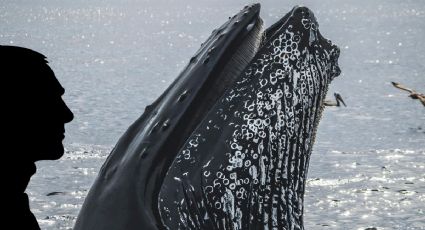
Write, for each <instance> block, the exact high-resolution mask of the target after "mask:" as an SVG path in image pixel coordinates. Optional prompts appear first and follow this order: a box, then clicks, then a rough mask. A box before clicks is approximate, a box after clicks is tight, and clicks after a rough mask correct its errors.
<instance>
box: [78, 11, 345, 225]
mask: <svg viewBox="0 0 425 230" xmlns="http://www.w3.org/2000/svg"><path fill="white" fill-rule="evenodd" d="M259 12H260V4H253V5H249V6H246V7H245V8H244V9H242V10H241V11H240V12H239V13H238V14H236V15H235V16H233V17H231V18H230V19H229V20H228V21H227V22H225V23H224V24H223V25H222V26H221V27H219V28H218V29H216V30H214V31H213V33H212V34H211V36H210V37H209V38H208V39H207V41H206V42H205V43H203V45H202V46H201V48H200V49H199V50H198V51H197V52H196V54H195V55H194V57H192V58H191V59H190V61H189V63H188V65H187V66H186V67H185V68H184V70H183V71H182V72H181V73H180V75H179V76H178V77H177V78H176V79H175V81H174V82H173V83H172V84H171V85H170V86H169V87H168V88H167V89H166V90H165V92H164V93H163V94H162V95H161V96H160V97H159V98H158V99H157V100H156V101H155V102H153V103H152V104H151V105H149V106H147V107H146V109H145V112H144V113H143V114H142V115H141V117H140V118H139V119H137V120H136V121H135V122H134V123H133V124H132V125H131V126H130V127H129V128H128V130H127V131H126V132H125V133H124V135H123V136H122V137H121V138H120V140H119V141H118V143H117V144H116V146H115V147H114V149H113V150H112V152H111V153H110V155H109V156H108V158H107V159H106V161H105V163H104V164H103V166H102V167H101V169H100V172H99V175H98V177H97V179H96V181H95V182H94V184H93V186H92V187H91V189H90V191H89V193H88V195H87V197H86V199H85V202H84V204H83V207H82V209H81V211H80V213H79V216H78V218H77V221H76V224H75V227H74V229H76V230H81V229H91V230H92V229H130V230H131V229H148V230H150V229H303V228H304V227H303V195H304V188H305V182H306V175H307V169H308V164H309V158H310V154H311V151H312V146H313V143H314V139H315V134H316V130H317V126H318V123H319V120H320V117H321V114H322V110H323V108H324V103H323V101H324V99H325V96H326V93H327V89H328V86H329V84H330V83H331V81H332V79H334V78H335V77H336V76H338V75H339V74H340V69H339V67H338V57H339V48H338V47H337V46H336V45H334V44H333V43H331V41H329V40H327V39H325V38H324V37H323V36H322V35H321V34H320V32H319V30H318V23H317V20H316V18H315V16H314V14H313V13H312V12H311V11H310V10H309V9H308V8H306V7H298V6H297V7H294V8H293V9H292V10H291V11H290V12H289V13H287V14H286V15H285V16H284V17H282V18H281V19H280V20H279V21H278V22H276V23H275V24H273V25H272V26H270V27H269V28H267V29H266V30H264V29H263V22H262V19H261V18H260V16H259Z"/></svg>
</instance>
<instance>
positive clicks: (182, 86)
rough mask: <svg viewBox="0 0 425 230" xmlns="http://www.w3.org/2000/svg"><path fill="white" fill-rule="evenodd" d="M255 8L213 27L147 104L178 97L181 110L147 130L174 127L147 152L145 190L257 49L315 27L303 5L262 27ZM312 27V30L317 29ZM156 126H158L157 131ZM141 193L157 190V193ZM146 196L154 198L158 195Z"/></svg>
mask: <svg viewBox="0 0 425 230" xmlns="http://www.w3.org/2000/svg"><path fill="white" fill-rule="evenodd" d="M259 12H260V5H259V4H253V5H250V6H247V7H245V8H244V9H243V10H241V12H239V13H238V14H237V15H235V16H234V17H232V18H231V19H230V20H229V21H228V22H227V23H225V24H224V25H223V26H222V27H220V28H219V29H217V30H214V31H213V33H212V35H211V36H210V38H209V39H208V40H207V41H206V42H205V43H204V44H203V45H202V46H201V49H200V50H199V51H198V52H197V53H196V54H195V56H194V57H193V58H192V59H191V61H190V63H189V65H188V67H187V68H186V69H185V70H184V71H183V72H182V73H181V75H180V76H179V77H178V78H177V79H176V81H175V82H173V83H172V84H171V85H170V87H169V88H168V89H167V90H166V91H165V92H164V94H163V95H162V96H161V97H160V98H159V99H158V100H157V101H156V102H155V103H154V104H153V105H152V107H153V108H152V110H153V111H154V113H155V114H161V113H163V114H166V113H167V112H162V111H161V110H162V109H163V108H166V106H165V105H167V101H169V100H170V98H172V100H174V98H176V97H177V98H178V99H177V101H179V103H180V104H181V105H184V106H186V108H185V109H184V110H182V111H177V112H179V113H181V114H180V118H179V119H174V121H173V120H172V118H169V117H168V118H166V117H159V118H158V119H157V120H158V122H156V124H155V125H153V126H152V127H151V128H150V132H149V133H150V134H151V135H152V138H151V139H153V140H156V139H157V138H162V137H161V135H163V134H165V133H164V132H163V130H165V129H164V126H165V124H167V125H166V126H165V127H167V126H169V125H170V124H173V126H174V127H172V128H171V129H170V130H169V133H168V134H167V135H169V136H168V140H167V141H165V142H164V143H163V144H162V145H159V146H158V149H156V150H152V151H154V152H157V154H155V155H154V156H153V158H154V159H153V162H155V164H152V165H149V171H150V172H152V174H153V175H152V177H151V178H150V179H148V180H147V183H146V186H144V187H145V189H147V188H155V190H157V189H159V188H160V187H161V185H162V178H164V176H165V174H166V173H167V170H168V168H169V166H170V165H171V164H172V161H174V160H175V156H176V155H177V153H178V152H179V151H180V150H181V148H182V147H183V145H184V144H185V143H186V142H187V141H188V138H189V137H190V136H191V135H193V132H194V131H195V129H196V128H197V126H198V125H199V124H200V123H201V122H202V120H203V119H204V118H205V117H206V116H207V114H208V113H209V112H213V111H211V109H212V108H213V106H214V105H215V104H216V103H217V101H218V100H219V99H220V98H221V97H222V96H223V94H224V93H225V92H226V91H227V90H237V89H233V88H232V85H234V84H235V81H237V80H238V79H241V75H242V74H243V73H244V71H246V70H247V68H250V67H251V66H250V63H251V61H252V60H253V59H254V58H256V56H259V55H260V56H261V53H262V52H269V50H268V48H269V46H270V45H271V42H272V41H273V40H274V38H276V37H278V36H280V35H281V34H285V32H286V30H288V29H292V30H294V29H297V28H303V29H305V24H306V23H308V24H309V26H310V27H318V24H317V22H316V18H315V17H314V15H313V13H312V12H311V11H310V10H309V9H308V8H305V7H294V8H293V9H292V10H291V11H290V12H289V13H287V14H286V15H285V16H283V17H282V18H281V19H280V20H279V21H277V22H276V23H274V24H273V25H271V26H270V27H269V28H267V29H266V30H265V29H264V28H263V20H262V19H261V18H260V16H259ZM311 29H312V30H315V29H316V28H311ZM235 31H237V32H235ZM230 33H234V34H235V35H234V36H233V37H232V39H228V38H226V36H227V35H228V34H230ZM314 33H315V34H316V35H315V36H318V37H316V38H315V39H316V40H320V41H321V42H322V43H324V44H328V43H329V41H327V40H326V39H324V38H323V37H321V35H320V33H319V32H318V30H317V31H316V30H315V31H314ZM310 36H313V35H310ZM312 39H313V38H311V39H304V40H306V41H304V43H305V44H302V45H303V46H304V47H306V48H307V49H309V48H310V46H311V45H312V44H309V43H311V42H312ZM265 50H266V51H265ZM300 52H301V51H300ZM312 52H314V51H312ZM277 58H282V57H277ZM336 59H337V57H336ZM196 68H204V69H209V72H208V73H206V74H205V76H201V75H203V74H204V73H203V72H201V73H196V70H197V69H196ZM185 71H189V72H190V71H192V72H193V74H192V75H190V76H189V77H187V78H186V79H185V78H184V77H185V73H186V72H185ZM180 78H181V79H180ZM182 79H183V80H182ZM199 79H203V81H199ZM197 81H199V82H197ZM177 95H178V96H177ZM182 98H183V99H182ZM185 103H186V104H185ZM167 106H168V107H169V106H170V105H169V104H168V105H167ZM172 106H174V105H172ZM154 107H157V108H154ZM173 112H175V111H173ZM170 119H171V120H170ZM161 126H162V128H159V129H158V127H161ZM148 190H149V189H148ZM145 192H146V193H150V194H158V192H157V191H155V192H149V191H145ZM149 199H151V200H157V197H154V198H153V199H152V198H149ZM152 205H153V209H154V210H155V209H156V205H157V204H156V203H155V202H153V203H152Z"/></svg>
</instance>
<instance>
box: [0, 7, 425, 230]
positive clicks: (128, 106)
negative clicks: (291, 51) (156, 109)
mask: <svg viewBox="0 0 425 230" xmlns="http://www.w3.org/2000/svg"><path fill="white" fill-rule="evenodd" d="M259 2H260V3H261V5H262V11H261V17H262V18H263V19H264V21H265V24H266V26H269V25H271V24H272V23H273V22H275V21H277V20H278V19H279V18H280V17H282V16H283V15H284V14H286V13H287V12H288V11H289V10H290V9H292V7H293V6H295V5H304V6H307V7H309V8H310V9H311V10H312V11H313V12H314V13H315V15H316V18H317V20H318V22H319V24H320V30H321V33H322V34H323V35H324V36H325V37H326V38H328V39H330V40H332V41H333V42H334V43H336V44H337V45H338V46H339V47H340V48H341V57H340V59H339V63H340V67H341V70H342V74H341V76H339V77H338V78H336V79H335V80H334V81H333V82H332V85H331V87H330V89H329V95H328V97H329V99H333V93H334V92H338V93H340V94H341V95H342V97H343V99H344V101H345V103H346V104H347V107H328V108H326V109H325V112H324V115H323V118H322V120H321V123H320V125H319V128H318V134H317V139H316V143H315V145H314V150H313V154H312V157H311V160H310V169H309V173H308V177H309V180H308V182H307V188H306V189H307V192H306V194H305V203H304V206H305V216H304V221H305V227H306V229H319V230H320V229H361V230H364V229H370V230H371V229H379V230H381V229H402V230H410V229H425V108H424V107H423V106H422V105H421V104H420V103H419V101H417V100H416V101H415V100H412V99H410V98H409V97H408V94H407V93H406V92H403V91H400V90H398V89H396V88H394V87H393V86H392V85H391V82H392V81H394V82H400V83H402V84H404V85H406V86H408V87H410V88H413V89H415V90H417V91H419V92H422V93H425V45H424V38H425V1H423V0H373V1H371V0H320V1H313V0H311V1H294V0H290V1H278V0H267V1H259ZM249 3H252V1H242V0H196V1H195V0H187V1H184V0H155V1H154V0H152V1H150V0H89V1H88V0H73V1H64V0H14V1H10V0H0V44H1V45H17V46H24V47H28V48H31V49H34V50H36V51H39V52H41V53H43V54H44V55H46V56H47V58H48V61H49V65H50V66H51V67H52V69H53V70H54V72H55V73H56V75H57V78H58V79H59V81H60V82H61V83H62V85H63V86H64V88H65V89H66V93H65V95H64V100H65V101H66V103H67V104H68V105H69V107H70V108H71V110H72V111H73V112H74V114H75V119H74V121H72V122H71V123H70V124H67V126H66V139H65V148H66V153H65V155H64V157H63V158H62V159H60V160H58V161H43V162H39V163H37V168H38V169H37V173H36V174H35V175H34V176H33V177H32V179H31V182H30V184H29V187H28V190H27V191H28V193H29V196H30V203H31V209H32V210H33V212H34V214H35V215H36V217H37V219H38V221H39V223H40V226H41V228H42V229H48V230H53V229H72V227H73V224H74V223H75V220H76V216H77V215H78V212H79V210H80V208H81V205H82V203H83V201H84V198H85V196H86V194H87V192H88V190H89V189H90V186H91V185H92V183H93V181H94V179H95V178H96V175H97V173H98V171H99V169H100V167H101V165H102V164H103V162H104V161H105V159H106V157H107V156H108V154H109V152H110V151H111V149H112V148H113V146H114V145H115V143H116V142H117V141H118V138H119V137H120V136H121V135H122V134H123V133H124V131H125V130H126V129H127V128H128V126H129V125H130V124H131V123H132V122H133V121H135V120H136V119H137V118H138V117H139V116H140V115H141V114H142V112H143V111H144V108H145V106H147V105H149V104H150V103H151V102H153V100H154V99H156V98H157V97H158V96H159V95H160V94H161V93H162V92H163V90H164V89H165V88H166V87H167V86H168V85H169V84H170V83H171V82H172V81H173V80H174V79H175V78H176V77H177V75H178V74H179V72H180V71H181V70H182V69H183V68H184V66H185V65H186V64H187V63H188V61H189V59H190V57H191V55H193V54H194V53H195V52H196V50H197V49H198V48H199V47H200V45H201V43H202V42H203V41H204V40H206V38H207V37H208V36H209V35H210V34H211V31H212V30H213V29H215V28H217V27H219V26H220V25H221V24H223V23H224V22H225V21H226V20H227V19H228V17H229V16H233V15H234V14H236V13H237V12H238V11H239V10H240V9H242V8H243V7H244V6H245V5H246V4H249Z"/></svg>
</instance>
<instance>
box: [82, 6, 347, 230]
mask: <svg viewBox="0 0 425 230" xmlns="http://www.w3.org/2000/svg"><path fill="white" fill-rule="evenodd" d="M259 13H260V4H253V5H250V6H247V7H245V8H244V9H243V10H242V11H241V12H239V13H238V14H236V15H235V16H234V17H232V18H231V19H230V20H228V21H227V22H226V23H225V24H223V25H222V26H221V27H220V28H218V29H217V30H214V31H213V33H212V35H211V36H210V37H209V38H208V39H207V41H206V42H205V43H204V44H203V45H202V46H201V48H200V49H199V50H198V51H197V53H196V54H195V55H194V57H193V58H191V59H190V62H189V63H188V65H187V66H186V67H185V68H184V69H183V71H182V72H181V73H180V74H179V76H178V77H177V78H176V79H175V81H174V82H173V83H172V84H171V85H170V86H169V87H168V88H167V89H166V90H165V92H164V93H163V94H162V95H161V96H160V97H159V98H158V99H157V100H156V101H155V102H153V103H152V104H151V105H150V106H147V107H146V109H145V112H144V113H143V114H142V116H141V117H140V118H139V119H138V120H136V121H135V122H134V123H133V124H132V125H131V126H130V127H129V128H128V130H127V131H126V132H125V134H124V135H123V136H122V137H121V138H120V140H119V141H118V143H117V145H116V146H115V148H114V149H113V151H112V152H111V154H110V155H109V157H108V159H107V160H106V161H105V163H104V164H103V166H102V168H101V171H100V173H99V176H98V178H97V180H96V182H95V184H94V185H93V186H92V189H91V191H90V193H89V195H88V196H87V198H86V201H85V204H84V206H83V208H82V209H81V211H80V214H79V218H78V221H77V223H76V227H75V229H81V226H85V225H88V226H89V225H90V224H93V226H96V227H97V228H98V229H105V228H110V225H112V226H124V225H125V224H128V223H127V221H128V220H131V221H132V224H133V222H134V226H143V228H146V229H154V227H153V226H154V225H155V226H157V227H158V228H161V222H162V221H161V216H160V211H159V210H158V198H159V197H158V196H159V192H160V190H161V188H162V187H163V186H165V187H166V186H167V185H166V184H164V178H165V177H166V176H167V172H168V170H169V169H170V167H171V166H172V163H173V161H175V160H176V157H177V155H179V152H180V151H181V150H182V148H183V146H184V145H185V144H186V143H187V142H188V140H189V138H190V137H191V136H194V135H196V133H195V132H196V130H197V127H198V126H199V125H200V124H202V122H208V120H206V119H207V118H208V115H210V114H213V113H215V114H219V113H220V112H223V111H216V110H218V109H215V105H219V100H221V99H222V98H224V99H226V98H225V97H224V96H225V95H226V94H227V92H229V93H230V92H232V95H237V94H238V93H239V92H241V91H244V90H246V89H243V88H238V86H237V84H238V83H241V82H244V81H250V80H251V79H255V78H263V77H264V78H268V77H269V76H263V73H261V70H264V68H265V66H264V65H263V64H264V62H262V58H273V60H274V59H277V62H276V63H277V64H276V65H280V64H281V63H282V60H283V59H285V60H286V61H289V62H293V63H291V66H295V64H294V63H295V62H296V60H289V59H288V56H291V55H290V52H295V53H298V54H300V53H301V55H303V54H304V53H310V54H312V55H311V58H310V59H309V60H308V61H312V62H314V61H315V60H313V59H323V60H325V61H324V62H322V65H321V66H320V67H317V69H318V71H322V72H320V77H323V78H328V77H330V78H333V77H334V76H337V75H338V74H339V68H338V65H337V59H338V54H339V52H338V49H337V48H336V47H335V49H334V48H333V45H332V44H331V43H330V42H329V41H328V40H326V39H324V38H323V37H322V36H321V35H320V33H319V32H318V30H316V29H317V22H316V19H315V18H314V15H313V13H312V12H311V11H310V10H309V9H307V8H305V7H295V8H294V9H292V10H291V11H290V12H289V13H288V14H286V15H285V16H284V17H282V18H281V19H280V20H279V21H277V22H276V23H274V24H273V25H272V26H270V27H269V28H267V29H264V28H263V21H262V19H261V18H260V16H259ZM298 29H300V30H303V32H302V33H303V34H304V35H305V36H304V37H303V38H300V39H301V41H300V42H298V43H297V45H296V46H295V47H291V45H288V44H293V43H288V41H289V39H287V38H286V37H284V35H288V34H291V33H294V32H297V30H298ZM288 31H289V32H288ZM310 31H311V33H310ZM282 36H283V37H282ZM275 38H279V39H275ZM276 40H279V44H277V45H276V44H273V43H274V42H275V41H276ZM292 40H293V39H292ZM276 46H285V47H284V48H285V49H286V48H288V50H289V51H285V52H287V53H285V54H282V52H283V51H279V52H281V53H279V54H277V53H275V52H278V51H275V50H274V49H273V48H274V47H276ZM276 50H277V49H276ZM279 50H281V49H279ZM285 55H286V56H285ZM292 56H294V55H292ZM254 59H255V60H256V61H255V62H254V61H253V60H254ZM295 59H296V58H295ZM301 59H304V57H302V58H301ZM328 60H329V61H328ZM298 63H299V62H298ZM323 63H324V64H323ZM267 68H269V71H270V68H271V70H273V71H274V70H275V69H274V66H272V67H271V66H269V67H267ZM294 68H299V67H296V66H295V67H294ZM314 68H316V66H314ZM251 70H252V71H251ZM255 71H258V73H257V72H255ZM288 71H291V69H289V70H288ZM248 73H249V74H248ZM290 76H291V75H290V74H287V75H285V77H290ZM330 80H331V79H330ZM327 83H329V79H325V80H324V81H323V84H322V83H320V84H321V86H322V85H323V87H325V86H324V85H326V84H327ZM255 90H256V89H252V90H251V91H250V93H254V92H255ZM315 94H317V92H315ZM250 96H251V95H250ZM252 96H253V97H255V95H252ZM313 96H314V95H313ZM237 103H240V104H241V103H243V102H242V101H237V102H235V107H236V106H237V105H236V104H237ZM232 106H233V105H231V106H230V107H229V108H228V111H226V112H227V113H232V114H231V115H233V113H234V112H235V111H234V108H235V107H232ZM312 106H313V105H312ZM314 106H316V105H314ZM316 109H317V108H316ZM215 125H216V124H211V129H213V128H215ZM221 125H223V124H221ZM221 128H222V129H225V127H221ZM206 138H208V137H206ZM215 144H217V146H218V145H219V144H220V143H212V144H211V146H210V147H211V148H216V146H214V145H215ZM200 170H201V169H200ZM123 188H126V189H123ZM99 194H101V195H99ZM117 197H118V198H123V199H122V200H128V201H129V200H131V199H132V200H131V201H134V202H131V203H130V202H124V203H122V202H121V203H120V201H119V199H118V198H117ZM116 206H119V207H121V208H119V209H118V208H116ZM141 207H142V208H141ZM99 210H101V211H99ZM105 210H108V212H105ZM129 211H131V212H129ZM117 213H118V214H117ZM123 213H125V215H124V214H123ZM115 214H117V215H115ZM114 215H115V216H114ZM98 217H99V218H102V219H103V220H105V221H104V222H102V223H98V222H94V220H96V219H97V218H98ZM112 220H113V221H112Z"/></svg>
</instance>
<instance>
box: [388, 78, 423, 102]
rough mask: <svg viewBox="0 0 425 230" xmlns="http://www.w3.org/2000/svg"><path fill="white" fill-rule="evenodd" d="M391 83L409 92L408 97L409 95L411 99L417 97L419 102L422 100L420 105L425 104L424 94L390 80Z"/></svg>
mask: <svg viewBox="0 0 425 230" xmlns="http://www.w3.org/2000/svg"><path fill="white" fill-rule="evenodd" d="M391 83H392V84H393V86H394V87H396V88H399V89H401V90H404V91H407V92H409V93H410V95H409V97H411V98H412V99H418V100H419V101H420V102H422V105H423V106H425V94H422V93H418V92H416V91H414V90H412V89H409V88H407V87H406V86H404V85H401V84H400V83H397V82H391Z"/></svg>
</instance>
